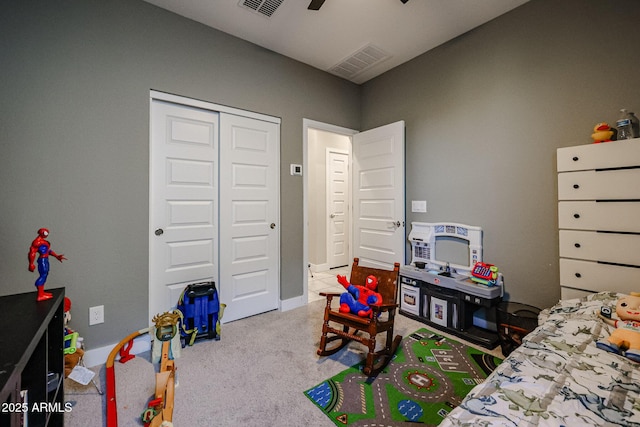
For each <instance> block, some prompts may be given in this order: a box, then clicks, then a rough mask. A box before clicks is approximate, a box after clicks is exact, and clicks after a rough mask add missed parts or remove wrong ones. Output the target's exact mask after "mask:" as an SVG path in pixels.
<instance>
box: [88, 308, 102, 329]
mask: <svg viewBox="0 0 640 427" xmlns="http://www.w3.org/2000/svg"><path fill="white" fill-rule="evenodd" d="M99 323H104V305H97V306H95V307H89V326H92V325H97V324H99Z"/></svg>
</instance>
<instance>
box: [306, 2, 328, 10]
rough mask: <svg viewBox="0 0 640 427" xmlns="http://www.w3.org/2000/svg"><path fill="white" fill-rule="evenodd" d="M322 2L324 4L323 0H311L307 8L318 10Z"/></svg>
mask: <svg viewBox="0 0 640 427" xmlns="http://www.w3.org/2000/svg"><path fill="white" fill-rule="evenodd" d="M323 4H324V0H311V3H309V7H308V8H307V9H309V10H320V8H321V7H322V5H323Z"/></svg>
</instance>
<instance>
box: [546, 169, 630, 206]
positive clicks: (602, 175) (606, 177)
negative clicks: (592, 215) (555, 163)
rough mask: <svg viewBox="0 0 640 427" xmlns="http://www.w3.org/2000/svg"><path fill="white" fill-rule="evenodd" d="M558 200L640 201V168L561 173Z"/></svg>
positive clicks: (559, 175)
mask: <svg viewBox="0 0 640 427" xmlns="http://www.w3.org/2000/svg"><path fill="white" fill-rule="evenodd" d="M558 199H559V200H624V199H640V168H635V169H609V170H601V171H595V170H589V171H579V172H562V173H559V174H558Z"/></svg>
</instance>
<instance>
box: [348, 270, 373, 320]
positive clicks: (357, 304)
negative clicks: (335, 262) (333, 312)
mask: <svg viewBox="0 0 640 427" xmlns="http://www.w3.org/2000/svg"><path fill="white" fill-rule="evenodd" d="M337 277H338V283H340V284H341V285H342V286H344V288H345V289H346V290H347V292H345V293H343V294H342V295H340V309H339V310H340V312H341V313H354V314H357V315H358V316H360V317H371V316H372V314H373V311H372V310H371V307H370V306H371V305H381V304H382V295H380V294H379V293H377V292H376V289H377V287H378V279H377V278H376V277H375V276H367V279H366V280H365V285H366V286H359V285H352V284H351V283H349V281H348V280H347V278H346V276H340V275H338V276H337Z"/></svg>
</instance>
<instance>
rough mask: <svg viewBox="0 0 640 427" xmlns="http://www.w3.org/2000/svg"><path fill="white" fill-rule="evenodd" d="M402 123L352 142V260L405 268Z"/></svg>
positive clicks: (360, 135) (389, 267)
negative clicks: (395, 263)
mask: <svg viewBox="0 0 640 427" xmlns="http://www.w3.org/2000/svg"><path fill="white" fill-rule="evenodd" d="M404 193H405V189H404V121H400V122H396V123H392V124H389V125H386V126H381V127H379V128H375V129H371V130H368V131H365V132H361V133H358V134H356V135H354V136H353V256H354V257H358V258H360V263H361V264H362V265H366V266H369V267H377V268H384V269H392V268H393V263H394V262H399V263H401V264H402V263H404V248H405V228H404V218H405V215H404V206H405V202H404Z"/></svg>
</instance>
